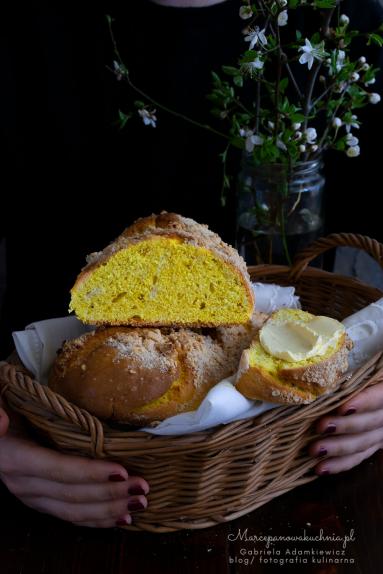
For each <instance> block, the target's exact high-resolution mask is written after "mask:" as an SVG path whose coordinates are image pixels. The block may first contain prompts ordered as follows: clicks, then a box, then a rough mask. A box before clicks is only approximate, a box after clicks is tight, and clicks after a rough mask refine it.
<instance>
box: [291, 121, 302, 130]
mask: <svg viewBox="0 0 383 574" xmlns="http://www.w3.org/2000/svg"><path fill="white" fill-rule="evenodd" d="M301 126H302V124H301V123H299V122H297V123H295V124H293V125H292V128H293V130H300V129H301Z"/></svg>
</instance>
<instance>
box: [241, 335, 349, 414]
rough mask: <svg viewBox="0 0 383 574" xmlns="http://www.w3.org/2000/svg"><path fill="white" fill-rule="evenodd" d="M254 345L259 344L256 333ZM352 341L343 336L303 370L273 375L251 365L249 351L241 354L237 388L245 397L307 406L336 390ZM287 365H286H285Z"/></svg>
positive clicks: (296, 369) (292, 370) (295, 369)
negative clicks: (324, 355)
mask: <svg viewBox="0 0 383 574" xmlns="http://www.w3.org/2000/svg"><path fill="white" fill-rule="evenodd" d="M255 342H258V343H259V334H257V335H256V338H255ZM350 348H352V342H351V340H350V339H349V338H348V337H347V336H346V335H343V338H342V340H341V341H340V343H339V347H338V350H336V351H335V352H334V353H333V354H332V355H331V356H330V357H328V358H326V359H323V360H318V361H317V362H316V363H313V364H309V365H307V366H302V367H292V368H288V367H285V368H281V369H279V370H278V372H277V374H276V375H275V376H273V375H272V374H271V373H269V372H268V371H266V370H265V369H264V368H262V367H261V366H260V365H251V364H250V349H246V350H245V351H244V353H243V354H242V357H241V361H240V365H239V369H238V374H237V379H236V383H235V384H236V388H237V390H238V391H239V392H241V393H242V394H243V395H244V396H246V397H247V398H249V399H254V400H257V399H258V400H264V401H269V402H273V403H281V404H307V403H311V402H312V401H314V400H315V399H317V398H318V397H319V396H321V395H323V394H327V393H329V392H332V391H333V390H335V389H336V387H337V385H338V383H339V382H340V379H341V377H342V375H343V374H344V373H345V372H346V371H347V368H348V351H349V349H350ZM285 364H286V363H285Z"/></svg>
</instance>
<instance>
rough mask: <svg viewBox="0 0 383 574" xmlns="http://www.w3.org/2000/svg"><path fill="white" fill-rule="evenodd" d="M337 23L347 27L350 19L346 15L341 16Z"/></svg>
mask: <svg viewBox="0 0 383 574" xmlns="http://www.w3.org/2000/svg"><path fill="white" fill-rule="evenodd" d="M339 22H340V23H341V24H343V25H344V26H347V25H348V24H349V23H350V18H349V17H348V16H347V15H346V14H342V15H341V16H340V18H339Z"/></svg>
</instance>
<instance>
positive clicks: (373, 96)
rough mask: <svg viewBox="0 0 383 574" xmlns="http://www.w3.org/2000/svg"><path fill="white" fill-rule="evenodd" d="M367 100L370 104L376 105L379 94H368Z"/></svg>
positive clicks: (379, 98)
mask: <svg viewBox="0 0 383 574" xmlns="http://www.w3.org/2000/svg"><path fill="white" fill-rule="evenodd" d="M368 100H369V102H370V104H378V103H379V102H380V100H381V97H380V95H379V94H376V93H375V92H373V93H372V94H370V95H369V96H368Z"/></svg>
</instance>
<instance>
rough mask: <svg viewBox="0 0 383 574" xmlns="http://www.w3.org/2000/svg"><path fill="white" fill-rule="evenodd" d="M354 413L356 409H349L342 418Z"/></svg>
mask: <svg viewBox="0 0 383 574" xmlns="http://www.w3.org/2000/svg"><path fill="white" fill-rule="evenodd" d="M354 413H356V408H355V407H350V408H349V409H348V410H347V411H346V412H345V413H344V416H345V417H348V416H349V415H353V414H354Z"/></svg>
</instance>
